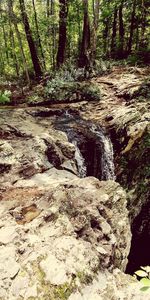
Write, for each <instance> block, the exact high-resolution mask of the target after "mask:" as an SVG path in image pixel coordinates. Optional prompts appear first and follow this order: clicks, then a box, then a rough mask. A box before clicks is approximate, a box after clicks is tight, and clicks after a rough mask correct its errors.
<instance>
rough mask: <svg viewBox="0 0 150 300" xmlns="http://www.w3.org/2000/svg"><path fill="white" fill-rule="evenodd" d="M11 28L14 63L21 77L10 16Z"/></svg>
mask: <svg viewBox="0 0 150 300" xmlns="http://www.w3.org/2000/svg"><path fill="white" fill-rule="evenodd" d="M9 28H10V41H11V48H12V54H13V60H14V65H15V69H16V74H17V76H18V77H19V65H18V61H17V55H16V52H15V49H16V45H15V38H14V33H13V29H12V25H11V20H10V18H9Z"/></svg>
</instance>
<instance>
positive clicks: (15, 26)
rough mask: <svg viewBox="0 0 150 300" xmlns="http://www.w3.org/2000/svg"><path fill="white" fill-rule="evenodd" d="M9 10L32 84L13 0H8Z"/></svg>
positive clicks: (28, 79) (24, 64) (27, 75)
mask: <svg viewBox="0 0 150 300" xmlns="http://www.w3.org/2000/svg"><path fill="white" fill-rule="evenodd" d="M8 11H9V18H10V20H11V21H12V23H13V24H14V28H15V31H16V35H17V39H18V43H19V48H20V52H21V56H22V61H23V69H24V70H25V74H26V78H27V82H28V84H29V85H30V77H29V73H28V67H27V61H26V57H25V53H24V50H23V44H22V39H21V35H20V31H19V29H18V24H17V20H16V17H15V15H14V12H13V2H12V0H8Z"/></svg>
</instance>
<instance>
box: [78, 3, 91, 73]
mask: <svg viewBox="0 0 150 300" xmlns="http://www.w3.org/2000/svg"><path fill="white" fill-rule="evenodd" d="M83 5H84V22H83V33H82V42H81V49H80V55H79V67H80V68H84V67H88V66H89V64H90V57H89V54H90V53H89V51H90V22H89V13H88V0H83Z"/></svg>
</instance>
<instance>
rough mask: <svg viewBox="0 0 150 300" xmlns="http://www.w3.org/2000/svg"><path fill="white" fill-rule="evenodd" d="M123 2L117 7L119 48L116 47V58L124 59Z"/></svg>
mask: <svg viewBox="0 0 150 300" xmlns="http://www.w3.org/2000/svg"><path fill="white" fill-rule="evenodd" d="M122 10H123V1H121V4H120V6H119V47H118V57H119V58H123V57H124V24H123V15H122Z"/></svg>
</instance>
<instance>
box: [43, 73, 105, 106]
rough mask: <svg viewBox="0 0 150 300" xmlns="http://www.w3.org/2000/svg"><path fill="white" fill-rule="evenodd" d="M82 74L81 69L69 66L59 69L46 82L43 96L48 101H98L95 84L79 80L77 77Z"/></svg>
mask: <svg viewBox="0 0 150 300" xmlns="http://www.w3.org/2000/svg"><path fill="white" fill-rule="evenodd" d="M82 76H83V70H80V69H75V68H71V69H70V70H66V69H61V70H60V71H59V72H57V73H56V74H55V77H54V78H52V79H51V80H49V81H48V82H47V85H46V87H45V97H46V98H47V99H49V100H50V101H54V102H56V101H60V102H65V101H69V102H74V101H82V100H86V101H92V100H94V101H98V100H100V90H99V87H98V86H97V85H96V84H93V83H87V82H85V81H84V82H79V81H77V79H79V78H81V77H82Z"/></svg>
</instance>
